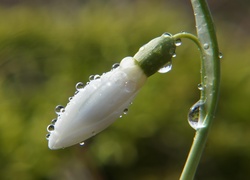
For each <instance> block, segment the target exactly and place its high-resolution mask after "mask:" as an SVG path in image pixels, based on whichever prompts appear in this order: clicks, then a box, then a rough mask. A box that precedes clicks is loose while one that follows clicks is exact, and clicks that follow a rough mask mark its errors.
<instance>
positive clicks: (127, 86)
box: [125, 81, 136, 92]
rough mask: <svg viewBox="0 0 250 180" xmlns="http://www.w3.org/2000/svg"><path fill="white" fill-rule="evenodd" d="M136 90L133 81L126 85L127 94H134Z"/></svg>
mask: <svg viewBox="0 0 250 180" xmlns="http://www.w3.org/2000/svg"><path fill="white" fill-rule="evenodd" d="M135 89H136V83H135V82H133V81H127V82H126V83H125V90H126V91H127V92H133V91H135Z"/></svg>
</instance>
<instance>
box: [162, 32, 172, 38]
mask: <svg viewBox="0 0 250 180" xmlns="http://www.w3.org/2000/svg"><path fill="white" fill-rule="evenodd" d="M162 36H164V37H170V36H172V34H170V33H168V32H165V33H163V34H162Z"/></svg>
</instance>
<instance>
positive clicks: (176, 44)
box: [174, 39, 182, 46]
mask: <svg viewBox="0 0 250 180" xmlns="http://www.w3.org/2000/svg"><path fill="white" fill-rule="evenodd" d="M174 44H175V46H180V45H181V44H182V42H181V39H176V40H175V43H174Z"/></svg>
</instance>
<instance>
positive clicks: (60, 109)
mask: <svg viewBox="0 0 250 180" xmlns="http://www.w3.org/2000/svg"><path fill="white" fill-rule="evenodd" d="M62 109H64V107H63V106H62V105H58V106H56V108H55V113H56V114H60V113H61V112H62Z"/></svg>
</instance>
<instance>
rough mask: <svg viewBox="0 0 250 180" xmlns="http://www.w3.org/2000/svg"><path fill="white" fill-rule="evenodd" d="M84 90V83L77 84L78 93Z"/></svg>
mask: <svg viewBox="0 0 250 180" xmlns="http://www.w3.org/2000/svg"><path fill="white" fill-rule="evenodd" d="M83 88H84V84H83V83H82V82H78V83H77V84H76V90H77V91H79V90H81V89H83Z"/></svg>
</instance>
